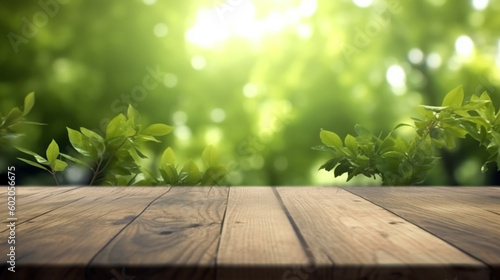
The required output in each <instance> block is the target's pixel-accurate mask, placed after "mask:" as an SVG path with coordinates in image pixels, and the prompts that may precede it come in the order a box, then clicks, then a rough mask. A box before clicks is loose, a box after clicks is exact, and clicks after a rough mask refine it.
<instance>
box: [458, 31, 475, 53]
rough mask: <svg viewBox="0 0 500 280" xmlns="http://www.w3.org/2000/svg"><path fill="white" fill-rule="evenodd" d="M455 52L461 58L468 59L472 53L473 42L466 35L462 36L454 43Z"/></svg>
mask: <svg viewBox="0 0 500 280" xmlns="http://www.w3.org/2000/svg"><path fill="white" fill-rule="evenodd" d="M455 50H456V52H457V53H458V54H459V55H460V56H463V57H469V56H471V55H472V52H473V51H474V42H473V41H472V39H471V38H470V37H469V36H467V35H462V36H460V37H458V38H457V40H456V41H455Z"/></svg>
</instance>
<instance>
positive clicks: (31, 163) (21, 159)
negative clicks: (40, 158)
mask: <svg viewBox="0 0 500 280" xmlns="http://www.w3.org/2000/svg"><path fill="white" fill-rule="evenodd" d="M17 159H18V160H20V161H24V162H25V163H27V164H29V165H31V166H34V167H38V168H40V169H43V170H45V171H48V169H47V168H46V167H45V166H43V165H40V164H38V163H36V162H34V161H31V160H29V159H24V158H19V157H18V158H17Z"/></svg>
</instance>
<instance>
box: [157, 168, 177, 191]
mask: <svg viewBox="0 0 500 280" xmlns="http://www.w3.org/2000/svg"><path fill="white" fill-rule="evenodd" d="M160 174H161V176H162V177H163V180H164V181H165V183H166V184H168V185H171V186H173V185H176V184H177V182H178V175H177V170H176V169H175V166H173V165H171V164H168V163H167V164H162V166H161V169H160Z"/></svg>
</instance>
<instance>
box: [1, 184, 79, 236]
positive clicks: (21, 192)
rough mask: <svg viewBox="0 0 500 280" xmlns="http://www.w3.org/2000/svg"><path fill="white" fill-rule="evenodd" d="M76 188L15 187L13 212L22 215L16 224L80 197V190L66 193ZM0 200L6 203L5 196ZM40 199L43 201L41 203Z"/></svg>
mask: <svg viewBox="0 0 500 280" xmlns="http://www.w3.org/2000/svg"><path fill="white" fill-rule="evenodd" d="M76 189H77V188H76V187H17V188H16V211H15V214H16V216H17V215H18V214H19V215H22V216H21V218H20V219H18V221H17V222H16V224H17V225H21V224H23V223H30V222H31V220H32V219H33V218H35V217H38V216H40V215H43V214H44V213H48V212H50V211H53V210H55V209H57V208H60V207H63V206H64V205H66V204H69V203H72V202H74V201H76V200H78V199H81V198H82V197H83V196H84V194H83V193H81V192H77V193H75V195H69V194H68V193H67V192H69V191H72V190H76ZM5 193H7V192H5ZM0 201H1V202H0V203H2V204H1V205H6V203H7V197H5V198H2V199H0ZM4 201H5V204H4V203H3V202H4ZM42 201H43V203H41V202H42ZM3 209H5V210H3V211H5V216H4V217H6V216H7V207H5V208H3ZM3 211H2V212H3ZM18 218H19V217H18ZM3 223H5V224H7V223H8V222H7V221H3ZM7 230H8V229H7V228H2V229H1V230H0V232H6V231H7Z"/></svg>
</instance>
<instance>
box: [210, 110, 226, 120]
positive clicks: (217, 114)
mask: <svg viewBox="0 0 500 280" xmlns="http://www.w3.org/2000/svg"><path fill="white" fill-rule="evenodd" d="M210 118H211V119H212V121H213V122H216V123H220V122H223V121H224V120H225V119H226V112H225V111H224V110H223V109H221V108H215V109H213V110H212V112H210Z"/></svg>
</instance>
